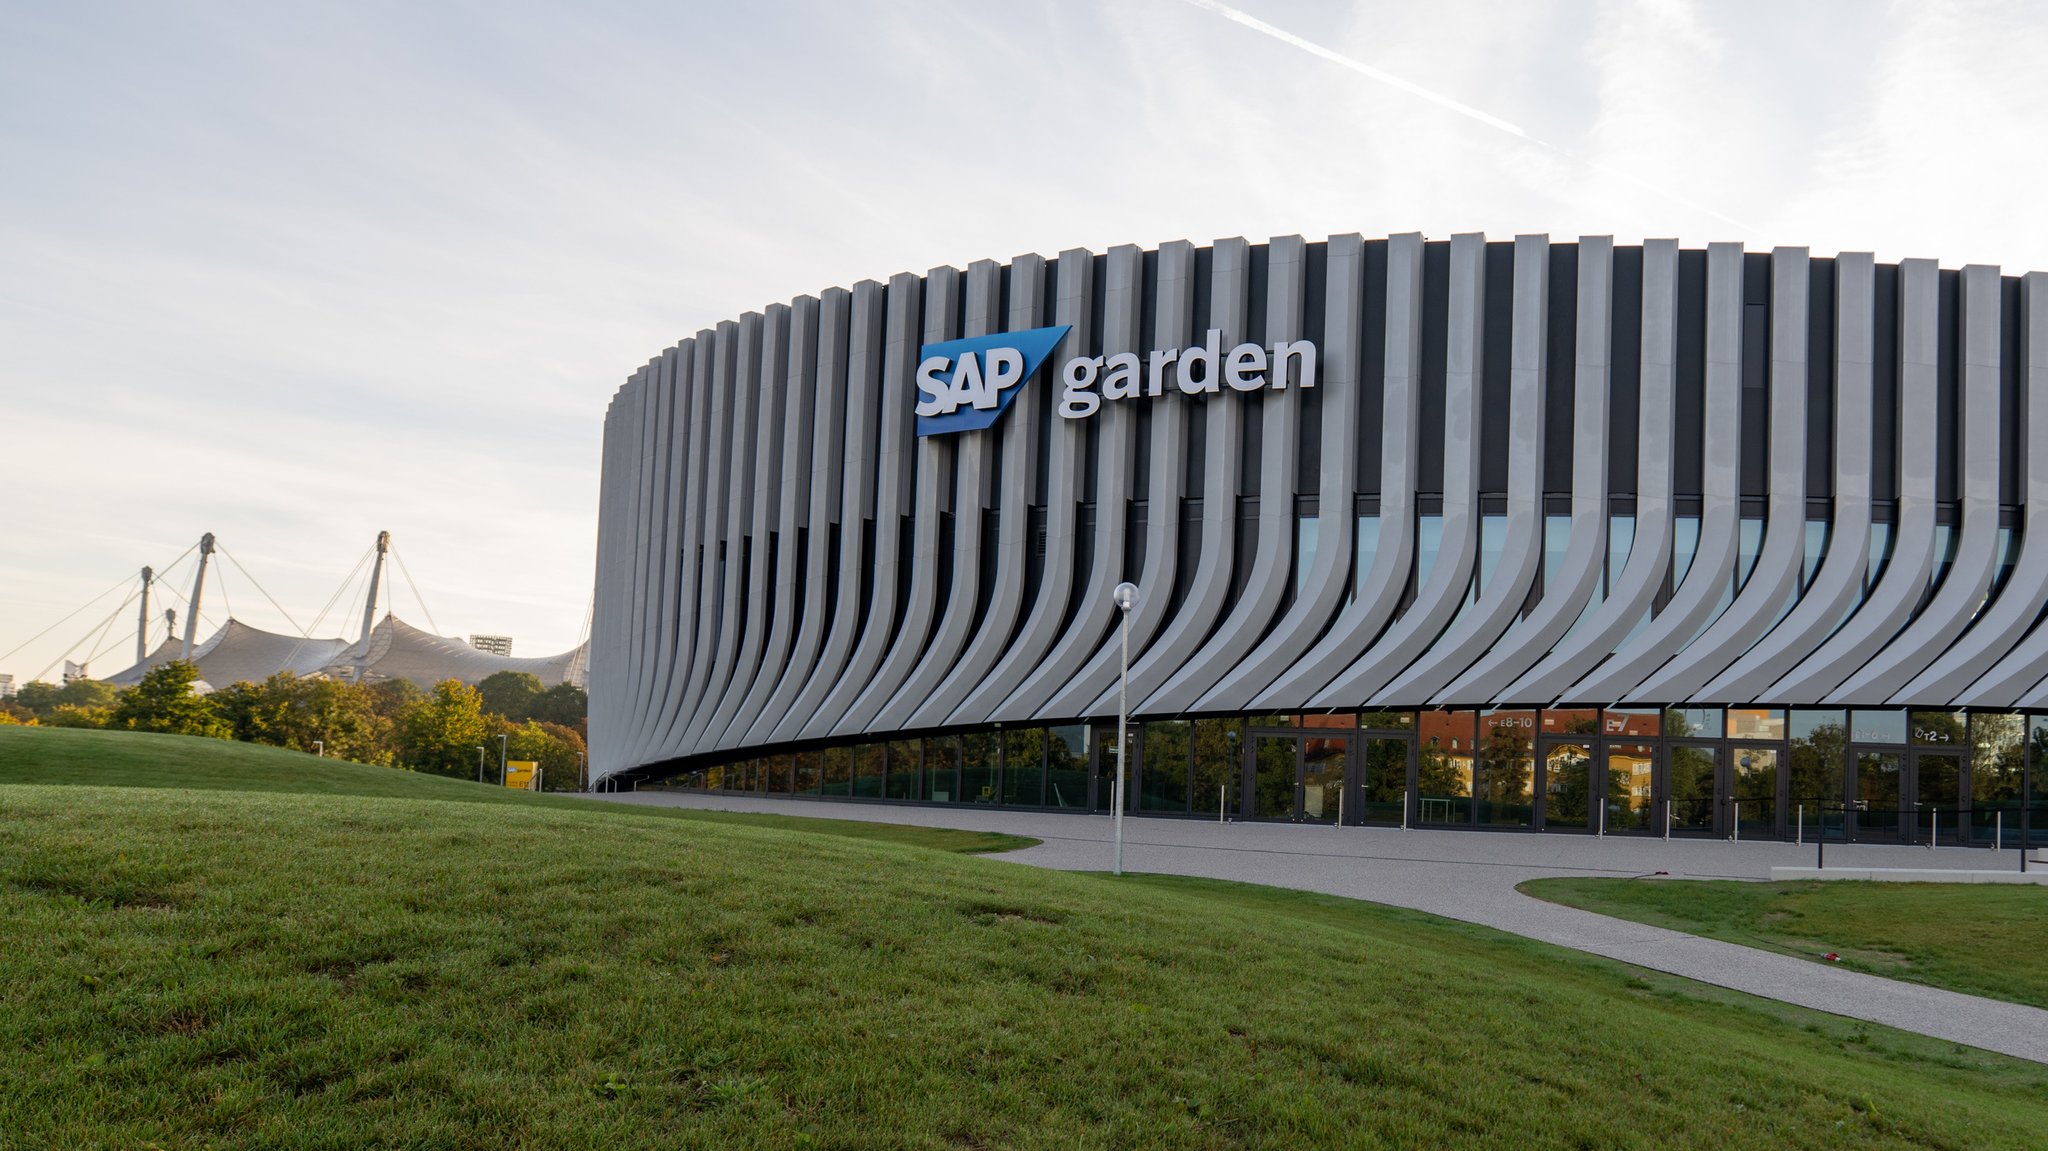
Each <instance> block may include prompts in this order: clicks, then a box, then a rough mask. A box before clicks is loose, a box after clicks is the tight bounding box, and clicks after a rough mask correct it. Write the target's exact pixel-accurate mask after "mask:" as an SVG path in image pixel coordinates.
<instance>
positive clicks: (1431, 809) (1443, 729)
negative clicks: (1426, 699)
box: [1415, 710, 1478, 823]
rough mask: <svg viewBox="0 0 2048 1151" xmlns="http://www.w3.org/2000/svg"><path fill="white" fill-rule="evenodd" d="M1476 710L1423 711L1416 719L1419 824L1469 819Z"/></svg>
mask: <svg viewBox="0 0 2048 1151" xmlns="http://www.w3.org/2000/svg"><path fill="white" fill-rule="evenodd" d="M1477 719H1478V713H1477V712H1473V711H1466V710H1453V711H1425V712H1423V713H1422V714H1421V715H1420V716H1419V717H1418V719H1417V726H1418V730H1417V735H1418V736H1419V739H1420V746H1419V747H1418V749H1417V751H1418V758H1417V771H1416V781H1415V794H1416V818H1417V819H1418V820H1419V821H1420V822H1422V823H1470V822H1471V821H1472V740H1473V729H1474V724H1475V721H1476V720H1477Z"/></svg>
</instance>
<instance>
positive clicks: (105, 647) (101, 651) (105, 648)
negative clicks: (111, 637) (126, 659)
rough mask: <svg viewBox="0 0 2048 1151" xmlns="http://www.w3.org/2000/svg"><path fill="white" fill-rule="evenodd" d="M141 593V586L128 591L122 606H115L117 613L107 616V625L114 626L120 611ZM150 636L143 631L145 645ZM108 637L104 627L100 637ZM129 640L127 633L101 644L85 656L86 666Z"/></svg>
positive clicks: (102, 638)
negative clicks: (110, 641)
mask: <svg viewBox="0 0 2048 1151" xmlns="http://www.w3.org/2000/svg"><path fill="white" fill-rule="evenodd" d="M141 595H142V589H141V588H136V589H135V590H134V591H132V592H130V593H128V598H127V599H125V600H122V601H121V606H120V607H118V608H115V609H114V611H115V614H114V615H111V616H108V617H107V627H109V628H111V627H113V625H114V620H115V619H117V618H119V613H120V612H122V611H123V610H125V609H126V608H127V607H128V605H129V604H132V603H134V602H135V601H136V600H137V599H138V598H140V597H141ZM148 636H149V633H148V632H146V631H145V632H144V633H143V639H144V643H145V646H146V645H147V642H148ZM106 638H107V633H106V631H105V630H104V629H102V630H101V632H100V639H101V640H103V641H104V640H105V639H106ZM127 642H128V637H127V636H126V635H123V636H122V637H121V638H119V639H117V640H115V641H113V642H112V643H103V644H102V645H101V646H100V647H99V648H98V649H97V650H95V651H94V652H93V653H92V654H91V655H88V656H86V657H85V663H86V666H88V667H90V666H91V665H92V663H93V661H95V660H97V659H99V658H100V657H101V656H103V655H105V654H107V653H108V652H110V651H112V650H114V649H115V648H117V647H119V646H121V645H122V644H124V643H127Z"/></svg>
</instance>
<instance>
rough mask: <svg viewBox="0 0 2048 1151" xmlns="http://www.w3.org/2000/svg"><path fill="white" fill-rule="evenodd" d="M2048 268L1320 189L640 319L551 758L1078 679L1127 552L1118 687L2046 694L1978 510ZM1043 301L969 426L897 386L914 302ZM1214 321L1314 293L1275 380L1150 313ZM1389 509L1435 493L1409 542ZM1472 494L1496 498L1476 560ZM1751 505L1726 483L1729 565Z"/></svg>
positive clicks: (803, 726) (1993, 492)
mask: <svg viewBox="0 0 2048 1151" xmlns="http://www.w3.org/2000/svg"><path fill="white" fill-rule="evenodd" d="M2043 283H2044V281H2043V279H2042V276H2041V274H2039V273H2036V274H2032V275H2029V276H2026V277H2023V278H2006V277H2002V276H2000V275H1999V273H1998V270H1997V269H1995V268H1988V267H1971V268H1965V269H1962V270H1961V271H1942V270H1941V269H1939V268H1937V267H1936V266H1935V265H1934V264H1932V263H1930V262H1928V261H1907V262H1906V263H1905V264H1904V265H1902V266H1889V265H1877V264H1875V263H1874V262H1873V261H1872V260H1871V259H1870V258H1869V257H1868V256H1863V255H1854V254H1851V255H1845V256H1841V257H1837V258H1831V259H1830V258H1823V259H1808V258H1807V256H1806V254H1805V252H1804V251H1803V250H1801V249H1778V250H1777V251H1776V252H1774V253H1770V254H1764V253H1745V252H1743V251H1742V250H1741V249H1740V248H1738V247H1736V246H1734V245H1714V246H1713V247H1711V248H1710V249H1708V250H1706V251H1684V250H1681V249H1679V248H1678V246H1677V245H1676V244H1675V243H1672V242H1669V241H1652V242H1649V243H1646V244H1645V245H1643V246H1642V247H1640V248H1635V247H1623V248H1616V247H1614V246H1613V245H1612V244H1611V243H1610V242H1608V241H1607V240H1605V239H1603V238H1598V237H1594V238H1586V239H1581V240H1579V241H1577V242H1575V243H1558V244H1552V243H1549V242H1548V241H1547V240H1546V239H1544V238H1543V237H1527V236H1525V237H1520V238H1518V239H1517V240H1516V241H1514V242H1513V243H1512V244H1505V243H1494V244H1488V243H1486V242H1485V241H1484V240H1483V239H1482V238H1481V237H1477V236H1460V237H1456V238H1454V239H1453V240H1451V241H1448V242H1436V243H1425V242H1424V240H1423V238H1422V237H1420V236H1395V237H1390V238H1388V239H1385V240H1364V239H1361V238H1359V237H1357V236H1339V237H1334V238H1332V239H1330V240H1329V241H1327V242H1306V241H1303V240H1301V239H1298V238H1294V237H1283V238H1281V239H1277V240H1274V241H1272V242H1270V243H1269V244H1264V245H1252V244H1249V243H1246V242H1245V241H1242V240H1227V241H1221V242H1219V243H1217V244H1215V245H1213V246H1210V247H1204V248H1197V247H1195V246H1193V245H1190V244H1186V243H1175V244H1167V245H1163V246H1162V247H1161V248H1160V249H1159V250H1158V251H1157V252H1142V251H1140V250H1138V249H1136V248H1133V247H1119V248H1115V249H1111V250H1110V251H1109V252H1107V253H1104V254H1100V255H1098V254H1096V253H1092V252H1087V251H1082V250H1074V251H1069V252H1066V253H1062V255H1061V256H1060V258H1059V259H1058V260H1057V261H1046V260H1045V259H1043V258H1041V257H1036V256H1026V257H1019V258H1018V259H1016V260H1013V261H1011V262H1009V263H1008V264H1001V265H999V264H995V263H992V262H987V261H984V262H982V263H979V264H975V265H973V266H972V267H970V268H969V270H968V271H967V272H965V273H960V272H956V271H954V270H952V269H937V270H934V271H933V272H932V273H930V274H928V275H926V276H911V275H903V276H897V277H895V278H894V279H893V280H892V281H891V282H890V284H889V285H887V286H886V287H885V286H884V285H881V284H878V283H873V282H867V283H863V284H860V285H857V286H856V287H854V288H853V289H851V290H850V291H847V290H838V289H834V290H832V291H828V292H825V293H821V294H820V296H819V297H818V298H816V299H812V298H808V297H806V298H800V299H798V300H796V301H793V302H792V303H790V304H789V305H776V306H774V307H771V308H768V309H766V310H764V312H763V313H762V314H760V315H748V316H745V317H741V318H740V319H738V320H735V321H733V322H729V323H725V324H720V325H717V326H716V327H715V328H714V329H712V330H707V331H704V332H700V333H699V334H698V335H696V336H694V337H692V338H690V339H686V340H683V341H681V342H679V343H678V344H677V345H676V346H674V347H672V348H669V349H667V350H666V351H664V352H663V353H662V354H661V355H659V356H657V357H655V358H654V359H653V360H651V361H649V362H648V363H647V364H646V365H645V366H644V367H642V368H640V369H639V370H638V371H636V372H634V373H633V374H632V375H631V376H630V377H629V378H628V379H627V381H626V382H625V384H624V386H623V387H621V388H620V389H619V391H618V393H617V395H616V396H615V397H614V398H613V400H612V401H611V403H610V404H609V406H608V407H607V410H606V412H605V415H604V440H603V448H602V457H601V458H602V461H603V475H602V477H601V480H600V484H599V492H598V524H597V580H596V589H595V595H594V602H593V605H592V613H593V616H592V625H591V637H592V658H591V665H590V672H589V674H590V686H591V692H592V702H591V734H592V765H593V769H594V771H595V773H596V775H598V776H600V777H602V776H604V775H606V774H610V773H614V772H618V771H622V770H631V769H634V768H638V767H642V766H647V765H656V764H675V763H685V762H691V761H693V760H698V759H699V758H700V757H702V761H703V762H715V761H716V759H715V758H713V757H724V758H731V757H734V756H741V755H745V754H747V753H748V749H753V748H769V747H778V746H780V747H787V746H789V745H792V744H801V743H815V742H818V741H825V740H842V739H847V738H852V737H856V736H864V737H868V738H875V737H882V736H887V735H890V734H893V733H896V732H928V731H933V730H942V729H946V728H959V727H963V726H977V725H985V724H988V723H991V722H1001V723H1042V722H1049V721H1060V720H1071V719H1077V718H1087V717H1096V716H1103V715H1107V714H1110V713H1112V712H1113V711H1114V709H1115V706H1116V697H1117V691H1116V689H1117V684H1118V676H1117V670H1118V667H1119V664H1120V661H1121V655H1122V645H1121V642H1120V640H1121V635H1120V632H1119V630H1118V628H1117V622H1118V613H1117V612H1116V609H1115V608H1114V606H1113V605H1112V604H1111V603H1110V601H1109V596H1108V591H1109V588H1110V587H1111V586H1112V585H1113V584H1114V583H1116V582H1117V581H1118V580H1121V579H1133V580H1135V582H1137V583H1138V584H1139V585H1140V588H1141V591H1140V596H1139V600H1138V603H1137V605H1136V607H1135V608H1134V610H1133V611H1132V612H1131V616H1130V626H1131V640H1132V643H1131V654H1132V661H1133V666H1132V676H1131V685H1132V692H1131V700H1132V703H1133V704H1134V705H1135V706H1136V709H1137V710H1138V711H1139V712H1140V713H1141V714H1147V715H1169V714H1191V713H1201V714H1219V713H1220V714H1228V713H1231V712H1247V711H1292V710H1303V709H1306V708H1310V707H1330V708H1343V707H1356V706H1360V705H1361V704H1365V703H1368V702H1371V703H1373V704H1374V705H1376V706H1406V705H1411V704H1421V703H1425V702H1426V703H1431V704H1436V705H1456V706H1469V707H1476V706H1490V705H1507V704H1515V705H1523V706H1527V705H1532V704H1533V705H1543V704H1550V703H1553V702H1573V703H1599V704H1613V703H1617V702H1632V703H1641V704H1646V705H1647V704H1683V703H1689V702H1697V703H1702V704H1742V703H1756V704H1762V705H1774V706H1785V705H1810V704H1819V703H1826V704H1829V705H1834V706H1842V705H1848V706H1858V705H1862V706H1879V705H1882V706H1894V707H1901V706H1920V707H1930V708H1948V707H1992V708H2003V707H2012V706H2028V707H2042V706H2048V640H2044V639H2043V638H2042V637H2043V635H2044V634H2048V629H2044V628H2043V626H2041V625H2040V623H2039V621H2040V620H2041V618H2042V613H2043V610H2044V609H2048V532H2039V531H2037V532H2024V533H2023V534H2021V535H2020V536H2019V545H2018V546H2017V548H2014V547H2010V546H2008V542H2007V541H2008V539H2009V538H2010V536H2009V529H2011V528H2013V527H2015V526H2023V525H2025V524H2026V523H2027V521H2029V520H2048V451H2037V450H2032V449H2034V447H2035V445H2036V444H2038V443H2040V442H2041V441H2042V440H2043V439H2044V438H2048V367H2044V366H2043V362H2044V361H2048V353H2044V352H2043V351H2042V350H2041V349H2043V348H2044V347H2048V335H2044V334H2043V333H2044V332H2048V321H2043V320H2042V318H2041V317H2042V315H2043V314H2048V307H2044V306H2043V305H2042V304H2040V302H2039V301H2040V300H2042V299H2043V298H2048V297H2044V295H2043V291H2044V288H2043ZM1054 323H1065V324H1071V325H1073V327H1074V329H1075V331H1074V334H1073V335H1072V336H1071V337H1070V338H1069V340H1068V342H1067V343H1065V344H1064V345H1062V346H1061V347H1060V348H1059V349H1058V350H1057V351H1056V353H1055V354H1054V355H1053V357H1052V358H1051V360H1050V361H1049V362H1048V365H1047V366H1046V368H1045V369H1044V371H1043V373H1042V374H1041V376H1040V377H1038V378H1037V379H1035V380H1033V381H1031V382H1029V383H1028V384H1026V385H1024V386H1022V387H1021V389H1020V390H1019V391H1018V392H1016V393H1015V395H1014V402H1013V403H1012V404H1011V406H1010V408H1009V410H1008V412H1007V414H1006V416H1005V417H1004V418H1003V420H1002V421H1001V422H1000V423H999V424H997V425H996V426H995V427H994V428H992V429H990V430H988V431H985V432H967V433H957V434H952V435H942V436H931V437H924V438H922V439H920V438H919V437H917V436H915V435H914V434H913V430H914V427H913V417H912V412H911V405H912V402H913V398H914V383H913V379H914V375H915V372H916V368H917V363H918V358H919V346H920V345H921V344H926V343H932V342H935V341H940V340H944V339H947V338H951V337H955V336H961V335H977V334H983V333H991V332H999V331H1023V330H1027V329H1032V328H1037V327H1042V326H1045V325H1047V324H1054ZM1211 328H1215V329H1218V330H1219V333H1220V334H1219V339H1220V341H1222V342H1223V343H1224V344H1225V345H1226V350H1227V346H1228V345H1230V344H1235V343H1236V342H1238V341H1240V340H1246V341H1251V342H1255V343H1258V344H1262V345H1264V346H1266V347H1267V348H1270V347H1271V346H1272V345H1273V344H1275V343H1276V342H1281V341H1287V340H1292V339H1296V338H1306V339H1308V340H1310V341H1311V342H1312V343H1313V345H1314V346H1315V347H1316V348H1317V349H1318V354H1319V367H1320V372H1319V378H1318V380H1317V387H1316V389H1315V390H1314V391H1309V390H1306V389H1304V388H1301V387H1288V388H1271V387H1264V388H1260V389H1258V390H1257V391H1256V392H1250V391H1247V392H1235V391H1232V390H1230V389H1228V388H1218V389H1217V390H1216V391H1214V392H1209V391H1204V390H1202V389H1201V388H1200V387H1197V388H1195V389H1193V390H1192V391H1191V392H1188V391H1184V390H1183V389H1182V387H1181V386H1180V384H1181V380H1182V375H1181V373H1180V370H1179V368H1180V365H1179V364H1178V363H1176V362H1175V361H1174V358H1173V357H1174V356H1177V355H1178V354H1179V353H1180V352H1181V351H1182V350H1185V349H1187V348H1190V347H1194V346H1200V345H1203V344H1204V343H1205V340H1206V334H1207V332H1208V331H1209V330H1210V329H1211ZM1123 353H1130V354H1132V355H1135V356H1136V357H1137V359H1138V361H1139V364H1140V365H1141V370H1140V373H1139V375H1138V377H1137V378H1138V379H1139V380H1141V381H1153V382H1152V383H1150V384H1149V385H1147V386H1149V387H1150V388H1151V390H1150V391H1149V392H1145V393H1142V394H1133V395H1129V396H1123V395H1121V393H1119V395H1116V396H1110V397H1107V398H1101V397H1100V393H1101V392H1102V390H1103V388H1104V384H1103V381H1102V378H1101V373H1102V372H1103V371H1104V368H1098V369H1097V371H1098V380H1097V384H1096V385H1095V394H1096V395H1097V396H1098V399H1097V401H1096V402H1098V403H1099V405H1100V410H1099V411H1097V412H1095V413H1094V414H1092V415H1088V416H1085V417H1082V418H1069V417H1067V416H1063V415H1062V414H1061V413H1060V409H1061V408H1062V406H1063V404H1066V403H1069V402H1073V401H1071V400H1070V398H1069V397H1067V396H1064V395H1063V390H1064V387H1065V383H1064V380H1063V376H1062V369H1063V365H1064V363H1065V361H1066V360H1067V359H1069V358H1071V357H1073V356H1076V355H1081V356H1098V355H1099V356H1102V357H1103V358H1104V361H1103V362H1104V366H1105V367H1106V365H1107V364H1108V363H1109V361H1110V360H1111V359H1113V358H1114V357H1117V356H1118V355H1120V354H1123ZM1155 361H1156V362H1155ZM1191 362H1192V361H1191ZM1191 370H1193V369H1191ZM1188 378H1189V379H1193V378H1194V377H1192V376H1191V377H1188ZM1118 386H1119V389H1121V388H1122V382H1121V381H1120V382H1119V385H1118ZM1966 448H1967V450H1965V449H1966ZM1546 497H1547V498H1546ZM1567 504H1568V505H1569V510H1570V516H1569V520H1568V521H1567V520H1565V519H1564V518H1563V517H1562V513H1563V511H1564V510H1565V508H1566V506H1567ZM1422 510H1427V511H1428V512H1429V513H1430V514H1440V515H1441V516H1442V517H1443V518H1442V520H1441V521H1440V523H1441V525H1442V528H1443V534H1442V539H1441V541H1440V544H1441V546H1440V547H1439V549H1438V551H1437V553H1436V554H1435V555H1434V556H1433V557H1431V558H1432V560H1433V562H1432V563H1431V565H1430V568H1429V570H1428V571H1427V572H1426V573H1424V572H1421V571H1419V570H1418V566H1419V564H1420V562H1421V559H1422V556H1421V555H1420V554H1419V552H1418V540H1417V531H1416V516H1417V514H1418V511H1422ZM1482 512H1484V513H1485V514H1487V515H1503V514H1504V517H1505V519H1504V527H1503V528H1502V535H1501V537H1499V538H1500V540H1501V546H1500V554H1499V556H1498V557H1497V560H1496V562H1495V565H1494V566H1493V567H1492V569H1491V570H1490V571H1489V573H1488V575H1487V579H1486V581H1485V582H1484V583H1483V584H1482V585H1480V586H1479V587H1478V588H1477V590H1476V593H1475V592H1474V590H1473V585H1472V573H1473V571H1474V570H1475V562H1476V558H1477V552H1478V550H1479V545H1480V541H1481V538H1482V532H1481V522H1482V520H1481V513H1482ZM1681 512H1682V514H1683V515H1685V516H1687V517H1692V518H1690V519H1687V520H1685V521H1681V520H1679V519H1678V516H1679V514H1680V513H1681ZM1615 515H1625V516H1627V517H1628V525H1627V527H1628V530H1626V531H1620V530H1619V529H1617V528H1615V527H1614V526H1613V525H1612V524H1611V522H1610V521H1611V517H1612V516H1615ZM1745 515H1748V516H1752V517H1754V516H1760V515H1762V516H1767V520H1766V523H1765V525H1764V530H1763V532H1762V534H1761V536H1760V537H1758V538H1760V540H1761V544H1760V547H1759V548H1758V549H1757V551H1756V553H1755V555H1754V557H1753V563H1752V564H1751V566H1750V569H1749V571H1748V572H1747V573H1746V579H1738V573H1737V566H1736V563H1737V555H1738V552H1743V554H1744V556H1745V558H1748V552H1747V548H1748V545H1747V544H1746V543H1745V542H1744V541H1745V535H1744V527H1743V523H1742V517H1743V516H1745ZM1311 517H1312V518H1311ZM1823 517H1825V518H1827V519H1828V521H1829V523H1828V527H1827V533H1828V534H1827V547H1826V551H1825V553H1824V554H1823V555H1821V557H1820V559H1819V563H1818V567H1817V568H1816V567H1815V566H1814V563H1813V560H1812V557H1810V556H1809V555H1808V554H1807V549H1806V545H1805V541H1806V539H1807V536H1808V521H1809V520H1810V519H1817V518H1823ZM1566 522H1568V523H1569V525H1570V526H1569V532H1570V540H1571V545H1570V546H1569V547H1568V548H1566V549H1565V550H1564V551H1563V552H1562V553H1559V554H1557V555H1555V556H1554V557H1553V558H1554V559H1555V560H1556V562H1554V563H1550V564H1549V565H1548V566H1547V567H1546V561H1545V534H1546V532H1548V533H1555V532H1557V531H1558V530H1560V528H1561V527H1562V525H1563V524H1564V523H1566ZM1311 523H1313V525H1314V526H1313V528H1312V529H1311V528H1310V527H1309V526H1308V525H1309V524H1311ZM1938 528H1939V529H1940V530H1941V531H1944V532H1953V549H1954V553H1953V560H1952V562H1951V563H1950V564H1949V565H1948V567H1947V568H1946V569H1945V573H1944V574H1943V575H1942V577H1941V578H1940V580H1939V582H1938V583H1936V582H1934V581H1935V572H1936V562H1937V558H1938V557H1937V555H1936V552H1937V539H1938V536H1937V529H1938ZM1880 529H1882V530H1883V531H1885V532H1886V533H1887V534H1888V535H1889V537H1890V538H1891V541H1892V542H1891V544H1890V549H1889V552H1888V553H1886V552H1883V551H1879V552H1878V553H1877V555H1876V557H1875V563H1874V564H1873V562H1872V560H1871V556H1872V548H1873V543H1874V542H1875V541H1876V540H1877V539H1878V536H1877V534H1876V533H1877V532H1878V531H1879V530H1880ZM1695 530H1697V532H1698V537H1697V539H1693V538H1692V537H1691V535H1690V533H1691V532H1693V531H1695ZM1681 532H1683V533H1685V534H1681ZM1751 535H1752V536H1754V532H1753V530H1752V532H1751ZM1487 538H1489V539H1490V538H1493V537H1487ZM1553 542H1554V541H1553ZM1610 542H1611V543H1612V546H1614V547H1617V548H1620V547H1626V549H1627V550H1626V554H1623V553H1622V552H1620V551H1616V552H1614V554H1608V550H1609V547H1608V545H1609V544H1610ZM1675 554H1676V555H1682V556H1683V557H1684V558H1685V560H1686V561H1687V562H1686V563H1685V565H1684V569H1683V570H1682V571H1678V570H1675V565H1674V558H1675ZM1418 576H1420V577H1421V578H1420V579H1418Z"/></svg>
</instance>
